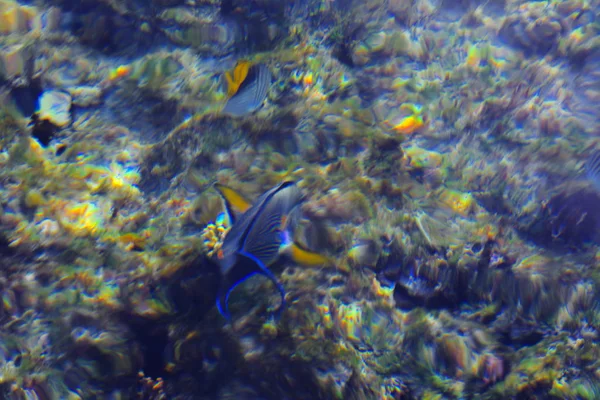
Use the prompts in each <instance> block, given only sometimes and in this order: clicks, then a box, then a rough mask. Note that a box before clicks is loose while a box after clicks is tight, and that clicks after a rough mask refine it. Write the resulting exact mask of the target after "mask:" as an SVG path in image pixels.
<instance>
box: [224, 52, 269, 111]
mask: <svg viewBox="0 0 600 400" xmlns="http://www.w3.org/2000/svg"><path fill="white" fill-rule="evenodd" d="M225 80H226V81H227V94H228V96H230V97H229V100H228V101H227V103H226V104H225V107H224V108H223V111H222V112H223V113H224V114H229V115H231V116H234V117H241V116H243V115H246V114H250V113H252V112H254V111H256V110H257V109H259V108H260V106H261V105H262V104H263V102H264V101H265V99H266V98H267V93H268V91H269V87H270V86H271V80H272V75H271V71H269V68H267V67H266V66H265V65H262V64H259V65H253V66H250V63H249V62H247V61H244V62H240V63H238V64H237V65H236V66H235V68H234V69H233V73H230V72H227V73H226V74H225Z"/></svg>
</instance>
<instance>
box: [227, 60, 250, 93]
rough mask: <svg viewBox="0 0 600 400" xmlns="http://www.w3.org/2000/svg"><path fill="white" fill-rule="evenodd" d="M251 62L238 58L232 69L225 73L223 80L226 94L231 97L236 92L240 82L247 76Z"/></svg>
mask: <svg viewBox="0 0 600 400" xmlns="http://www.w3.org/2000/svg"><path fill="white" fill-rule="evenodd" d="M251 66H252V64H251V63H250V61H246V60H240V61H238V62H237V64H235V67H234V68H233V71H227V72H226V73H225V80H226V81H227V96H228V97H231V96H233V95H234V94H236V93H237V91H238V90H239V89H240V86H241V85H242V83H243V82H244V81H245V80H246V78H247V77H248V71H249V70H250V67H251Z"/></svg>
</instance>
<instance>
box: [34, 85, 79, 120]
mask: <svg viewBox="0 0 600 400" xmlns="http://www.w3.org/2000/svg"><path fill="white" fill-rule="evenodd" d="M71 101H72V99H71V95H69V94H68V93H65V92H60V91H57V90H51V91H47V92H44V93H43V94H42V96H41V97H40V100H39V107H38V110H37V119H38V120H39V121H48V122H49V123H51V124H52V125H54V126H56V127H57V128H65V127H67V126H69V125H70V124H71Z"/></svg>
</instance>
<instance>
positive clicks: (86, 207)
mask: <svg viewBox="0 0 600 400" xmlns="http://www.w3.org/2000/svg"><path fill="white" fill-rule="evenodd" d="M51 208H52V209H54V210H55V212H56V214H57V215H56V217H57V221H58V223H59V224H60V225H61V226H62V227H63V228H64V229H65V230H67V231H68V232H70V233H72V234H73V235H75V236H91V235H96V234H98V233H99V232H100V230H102V228H103V221H104V218H103V213H102V210H101V209H100V208H99V207H98V206H97V205H96V204H95V203H93V202H81V203H76V202H66V201H55V202H54V203H53V204H52V206H51Z"/></svg>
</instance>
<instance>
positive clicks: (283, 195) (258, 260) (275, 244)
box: [216, 181, 328, 319]
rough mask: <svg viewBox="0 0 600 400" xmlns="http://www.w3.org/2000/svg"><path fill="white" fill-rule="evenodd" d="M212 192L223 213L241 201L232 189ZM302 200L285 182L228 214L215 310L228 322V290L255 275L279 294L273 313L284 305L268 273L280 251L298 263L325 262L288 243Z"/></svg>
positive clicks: (219, 257) (273, 279) (299, 192)
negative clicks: (219, 198)
mask: <svg viewBox="0 0 600 400" xmlns="http://www.w3.org/2000/svg"><path fill="white" fill-rule="evenodd" d="M216 189H217V190H218V191H219V193H220V194H221V195H222V196H223V198H224V200H225V203H226V204H227V210H228V212H230V210H231V209H232V208H233V207H232V205H231V202H235V201H238V199H239V198H243V197H242V196H241V195H239V194H237V193H236V192H235V191H234V190H233V189H231V188H227V187H225V186H222V185H218V186H216ZM302 200H303V195H302V192H301V190H300V189H299V188H298V187H297V186H296V184H295V182H291V181H286V182H283V183H281V184H279V185H277V186H275V187H274V188H271V189H270V190H268V191H267V192H265V193H264V194H262V195H261V196H260V197H259V198H258V199H257V200H256V201H255V202H254V204H253V205H252V206H251V207H249V208H248V209H247V210H246V211H245V212H244V213H243V214H241V215H239V216H238V217H237V218H236V216H235V215H233V214H231V213H230V220H231V223H232V226H231V230H230V231H229V233H228V234H227V236H226V237H225V239H224V240H223V246H222V247H221V251H220V252H219V254H218V256H217V261H218V264H219V270H220V273H221V283H220V286H219V290H218V294H217V308H218V310H219V312H220V313H221V315H223V316H224V317H225V318H227V319H230V318H231V316H230V314H229V308H228V300H229V295H230V294H231V292H232V290H233V289H234V288H235V287H236V286H237V285H239V284H240V283H242V282H243V281H245V280H246V279H248V278H249V277H251V276H253V275H255V274H263V275H265V276H266V277H267V278H269V279H270V280H271V281H272V282H273V283H274V284H275V286H276V287H277V289H278V290H279V292H280V294H281V305H280V307H279V309H278V310H277V314H279V313H280V312H281V310H282V309H283V307H284V306H285V290H284V289H283V286H282V285H281V284H280V283H279V281H277V279H276V278H275V276H274V275H273V273H272V272H271V271H270V270H269V266H271V265H272V264H273V263H274V262H275V261H276V260H277V259H278V258H279V256H280V254H281V253H282V252H287V251H289V252H290V255H291V256H292V257H294V256H295V255H297V256H299V260H297V261H298V262H299V263H302V262H303V261H304V262H305V263H306V264H308V265H318V262H319V261H320V260H322V261H323V263H326V262H327V261H328V260H327V259H326V258H325V257H323V256H320V255H316V254H313V253H311V252H310V251H308V250H305V249H301V248H300V247H299V246H297V245H295V244H294V243H293V242H292V241H291V239H290V238H291V234H290V232H289V230H290V228H291V227H292V225H294V224H293V223H290V220H292V219H293V218H294V215H292V214H295V213H297V212H299V207H298V206H299V205H300V203H301V202H302Z"/></svg>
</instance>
